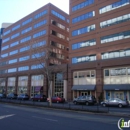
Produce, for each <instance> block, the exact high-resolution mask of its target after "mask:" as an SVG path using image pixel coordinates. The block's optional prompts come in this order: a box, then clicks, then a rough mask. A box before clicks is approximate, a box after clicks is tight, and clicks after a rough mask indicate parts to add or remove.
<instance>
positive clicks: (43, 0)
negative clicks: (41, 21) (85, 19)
mask: <svg viewBox="0 0 130 130" xmlns="http://www.w3.org/2000/svg"><path fill="white" fill-rule="evenodd" d="M49 2H50V3H52V4H54V5H55V6H57V7H58V8H60V9H62V10H63V11H65V12H66V13H69V0H0V27H1V24H2V23H4V22H6V23H14V22H16V21H18V20H19V19H21V18H23V17H24V16H26V15H28V14H30V13H32V12H33V11H35V10H37V9H39V8H40V7H42V6H44V5H46V4H47V3H49Z"/></svg>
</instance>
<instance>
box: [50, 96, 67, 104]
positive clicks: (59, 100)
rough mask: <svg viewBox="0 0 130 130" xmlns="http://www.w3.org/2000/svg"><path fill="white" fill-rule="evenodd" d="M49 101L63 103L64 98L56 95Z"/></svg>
mask: <svg viewBox="0 0 130 130" xmlns="http://www.w3.org/2000/svg"><path fill="white" fill-rule="evenodd" d="M48 101H49V99H48ZM51 101H52V102H54V103H64V102H65V99H64V98H62V97H59V96H56V97H52V98H51Z"/></svg>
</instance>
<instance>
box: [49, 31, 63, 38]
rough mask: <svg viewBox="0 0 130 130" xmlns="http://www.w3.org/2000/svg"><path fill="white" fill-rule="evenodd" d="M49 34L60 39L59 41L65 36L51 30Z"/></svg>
mask: <svg viewBox="0 0 130 130" xmlns="http://www.w3.org/2000/svg"><path fill="white" fill-rule="evenodd" d="M51 34H52V35H54V36H57V37H59V38H61V39H65V36H64V35H62V34H60V33H58V32H56V31H53V30H51Z"/></svg>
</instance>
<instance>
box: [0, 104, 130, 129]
mask: <svg viewBox="0 0 130 130" xmlns="http://www.w3.org/2000/svg"><path fill="white" fill-rule="evenodd" d="M120 118H121V117H114V116H103V115H99V114H91V113H84V112H72V111H62V110H53V109H45V108H42V109H41V108H32V107H26V106H14V105H6V104H0V130H118V127H117V122H118V120H119V119H120ZM122 118H123V117H122ZM124 119H125V120H129V119H128V118H124Z"/></svg>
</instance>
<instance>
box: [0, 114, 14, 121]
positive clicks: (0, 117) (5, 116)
mask: <svg viewBox="0 0 130 130" xmlns="http://www.w3.org/2000/svg"><path fill="white" fill-rule="evenodd" d="M14 115H15V114H11V115H4V116H0V120H1V119H4V118H7V117H11V116H14Z"/></svg>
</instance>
